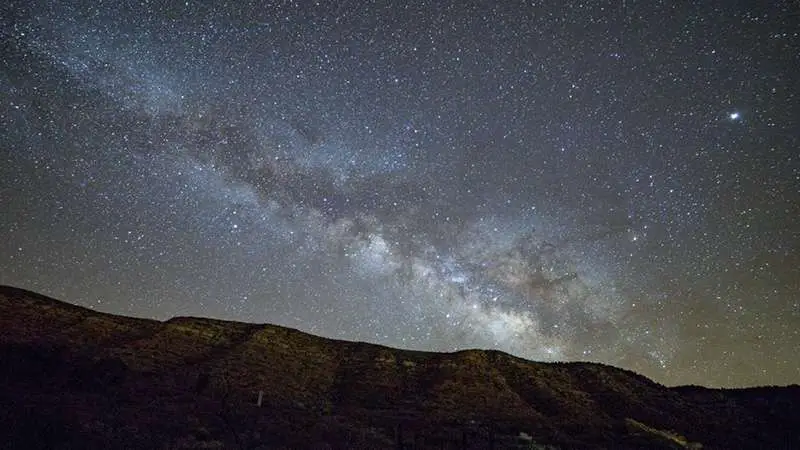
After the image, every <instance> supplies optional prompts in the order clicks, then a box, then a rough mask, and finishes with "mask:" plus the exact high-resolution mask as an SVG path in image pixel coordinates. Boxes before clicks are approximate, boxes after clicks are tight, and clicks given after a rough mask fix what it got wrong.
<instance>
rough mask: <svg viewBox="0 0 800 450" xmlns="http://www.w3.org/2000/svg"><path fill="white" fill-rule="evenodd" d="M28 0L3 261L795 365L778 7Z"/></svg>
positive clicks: (154, 302) (185, 291)
mask: <svg viewBox="0 0 800 450" xmlns="http://www.w3.org/2000/svg"><path fill="white" fill-rule="evenodd" d="M39 3H40V2H36V1H19V2H15V1H12V2H10V3H8V2H7V4H6V5H5V6H3V7H2V8H3V9H2V22H0V24H2V31H1V32H0V33H2V74H1V75H2V78H0V82H1V83H2V92H3V94H2V104H0V120H2V124H3V128H2V137H1V138H2V140H0V158H1V159H0V202H2V203H0V205H2V215H0V233H2V242H0V282H2V283H3V284H10V285H15V286H18V287H24V288H27V289H32V290H36V291H39V292H42V293H45V294H49V295H53V296H55V297H57V298H60V299H63V300H66V301H70V302H74V303H77V304H80V305H84V306H88V307H92V308H95V309H98V310H102V311H108V312H113V313H118V314H129V315H135V316H142V317H154V318H159V319H165V318H168V317H172V316H176V315H196V316H211V317H217V318H223V319H231V320H240V321H247V322H259V323H263V322H269V323H276V324H281V325H286V326H290V327H294V328H298V329H300V330H304V331H308V332H311V333H315V334H318V335H322V336H327V337H335V338H341V339H348V340H363V341H368V342H374V343H380V344H385V345H391V346H396V347H401V348H410V349H422V350H437V351H452V350H456V349H462V348H476V347H477V348H491V349H499V350H503V351H506V352H509V353H512V354H515V355H518V356H522V357H525V358H530V359H536V360H588V361H599V362H604V363H608V364H614V365H618V366H622V367H625V368H629V369H632V370H636V371H638V372H641V373H643V374H645V375H647V376H650V377H652V378H654V379H656V380H657V381H660V382H663V383H668V384H683V383H698V384H705V385H714V386H740V385H748V384H786V383H796V382H798V381H800V368H799V366H798V365H797V363H796V362H795V363H792V362H791V361H793V360H794V358H795V356H796V355H795V353H796V351H797V349H798V348H800V334H799V332H798V330H800V269H798V268H799V267H800V258H799V257H798V247H799V245H798V244H800V225H798V220H797V217H800V158H798V153H797V151H798V148H800V147H798V139H797V133H798V130H800V123H798V117H800V107H799V106H798V104H799V103H800V102H799V101H798V97H797V93H796V90H797V86H800V79H798V75H797V69H796V68H797V67H800V56H798V55H800V34H798V31H797V30H798V29H800V28H799V27H798V9H797V5H796V4H793V3H792V2H772V3H773V5H772V6H769V7H760V6H743V5H740V6H738V7H735V8H734V7H726V8H724V9H715V7H713V6H692V5H688V4H673V2H641V3H640V2H632V1H628V2H622V3H613V4H600V3H597V4H592V5H586V4H580V3H575V4H568V5H566V4H562V3H553V4H552V5H550V6H547V5H531V4H528V3H522V2H502V3H503V4H502V5H500V6H497V5H493V2H466V3H465V2H432V3H431V4H426V3H416V2H415V3H409V4H407V5H405V6H403V5H401V3H403V2H379V1H371V2H366V1H364V2H330V3H328V2H323V3H321V4H314V3H313V2H276V3H266V2H265V3H260V2H258V3H257V2H252V3H245V2H241V4H240V3H239V2H231V3H229V4H228V5H227V6H224V5H221V4H220V5H219V6H217V7H212V6H207V5H204V4H196V3H194V2H174V3H170V2H166V3H168V4H161V3H159V4H154V3H153V4H151V3H150V2H147V1H145V2H141V3H140V2H130V3H124V2H112V3H113V5H112V4H109V5H106V6H103V5H99V4H98V5H95V3H96V2H85V3H84V2H80V3H79V2H75V3H62V2H41V4H39ZM395 3H396V4H395Z"/></svg>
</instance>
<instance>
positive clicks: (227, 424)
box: [0, 287, 800, 449]
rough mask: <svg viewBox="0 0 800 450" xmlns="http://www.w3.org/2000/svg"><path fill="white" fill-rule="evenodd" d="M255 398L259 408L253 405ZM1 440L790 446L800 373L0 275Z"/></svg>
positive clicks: (21, 444)
mask: <svg viewBox="0 0 800 450" xmlns="http://www.w3.org/2000/svg"><path fill="white" fill-rule="evenodd" d="M259 398H260V406H259ZM0 405H2V406H3V408H0V421H2V422H0V423H2V424H3V426H0V448H26V449H33V448H60V449H69V448H74V449H78V448H127V449H179V448H233V449H244V448H250V449H255V448H319V449H324V448H342V449H350V448H365V449H381V448H387V449H393V448H394V449H399V448H406V449H411V448H413V449H423V448H431V449H434V448H435V449H444V448H451V449H479V448H481V449H484V448H485V449H489V448H494V449H503V448H560V449H573V448H574V449H577V448H615V449H623V448H664V449H672V448H675V449H677V448H720V449H731V448H737V449H744V448H754V449H755V448H770V449H780V448H786V449H789V448H800V407H799V405H800V386H797V385H792V386H788V387H764V388H752V389H738V390H718V389H705V388H700V387H679V388H666V387H664V386H662V385H659V384H657V383H654V382H653V381H651V380H648V379H647V378H645V377H642V376H640V375H637V374H635V373H633V372H630V371H626V370H622V369H618V368H614V367H610V366H605V365H600V364H591V363H558V364H552V363H537V362H531V361H526V360H522V359H519V358H515V357H512V356H510V355H507V354H504V353H500V352H496V351H479V350H469V351H462V352H456V353H450V354H442V353H426V352H414V351H405V350H396V349H392V348H387V347H381V346H377V345H370V344H364V343H356V342H343V341H335V340H330V339H324V338H320V337H315V336H311V335H308V334H305V333H302V332H299V331H296V330H292V329H287V328H283V327H278V326H273V325H253V324H245V323H237V322H225V321H219V320H211V319H201V318H185V317H180V318H175V319H172V320H168V321H166V322H158V321H154V320H144V319H134V318H129V317H122V316H114V315H110V314H103V313H97V312H94V311H92V310H89V309H84V308H80V307H77V306H73V305H70V304H67V303H63V302H60V301H57V300H54V299H50V298H47V297H44V296H41V295H38V294H35V293H32V292H27V291H23V290H19V289H15V288H10V287H0Z"/></svg>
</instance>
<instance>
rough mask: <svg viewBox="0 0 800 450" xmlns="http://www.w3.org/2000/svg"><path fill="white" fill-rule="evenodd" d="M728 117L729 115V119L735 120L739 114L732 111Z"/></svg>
mask: <svg viewBox="0 0 800 450" xmlns="http://www.w3.org/2000/svg"><path fill="white" fill-rule="evenodd" d="M728 117H730V119H731V120H737V119H738V118H739V117H740V116H739V113H738V112H732V113H730V114H729V115H728Z"/></svg>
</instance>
